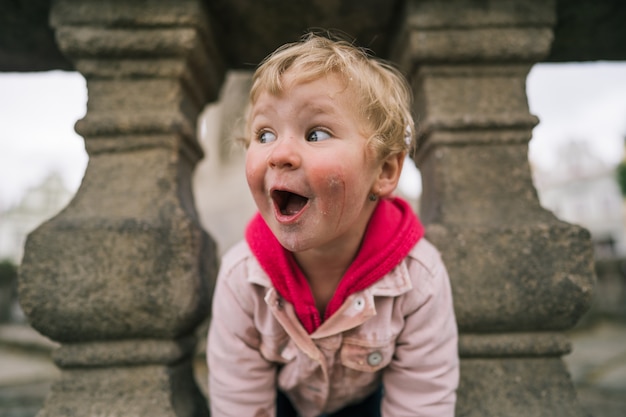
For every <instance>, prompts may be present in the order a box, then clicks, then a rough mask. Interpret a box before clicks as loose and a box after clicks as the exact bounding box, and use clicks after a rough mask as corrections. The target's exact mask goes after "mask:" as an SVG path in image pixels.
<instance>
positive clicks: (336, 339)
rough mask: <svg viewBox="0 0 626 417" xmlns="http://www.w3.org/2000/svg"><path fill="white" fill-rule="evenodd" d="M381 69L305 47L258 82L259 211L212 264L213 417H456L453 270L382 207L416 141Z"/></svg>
mask: <svg viewBox="0 0 626 417" xmlns="http://www.w3.org/2000/svg"><path fill="white" fill-rule="evenodd" d="M412 126H413V121H412V118H411V113H410V90H409V88H408V86H407V84H406V81H404V79H403V77H402V76H401V75H400V74H399V73H398V72H397V71H396V70H395V69H393V68H392V67H391V66H389V65H387V64H385V63H383V62H381V61H379V60H375V59H374V58H372V57H370V56H368V55H367V54H366V53H365V52H363V51H362V50H360V49H358V48H356V47H354V46H352V45H351V44H349V43H347V42H343V41H334V40H330V39H328V38H325V37H320V36H318V35H308V36H307V37H305V38H304V39H303V40H302V41H301V42H298V43H294V44H289V45H285V46H283V47H281V48H279V49H278V50H277V51H276V52H274V53H273V54H272V55H270V56H269V57H268V58H267V59H266V60H265V61H264V62H263V63H262V65H261V66H260V67H259V68H258V69H257V71H256V73H255V75H254V78H253V84H252V89H251V92H250V108H249V111H248V114H247V122H246V133H245V139H246V145H247V153H246V177H247V180H248V184H249V187H250V190H251V192H252V195H253V198H254V200H255V203H256V205H257V207H258V209H259V214H257V215H256V217H254V218H253V219H252V221H251V222H250V223H249V224H248V226H247V230H246V238H245V241H244V242H241V243H240V244H238V245H236V246H235V247H234V248H232V249H231V250H230V251H229V252H228V253H227V254H226V255H225V256H224V259H223V262H222V266H221V270H220V274H219V277H218V282H217V287H216V291H215V295H214V300H213V319H212V323H211V328H210V331H209V342H208V349H207V356H208V365H209V375H210V376H209V395H210V405H211V415H212V417H223V416H233V417H242V416H249V417H252V416H256V417H261V416H264V417H265V416H272V417H273V416H275V415H276V416H279V417H283V416H302V417H313V416H355V417H364V416H380V415H382V416H386V417H391V416H433V417H435V416H436V417H444V416H453V415H454V406H455V398H456V387H457V383H458V373H459V362H458V354H457V328H456V322H455V317H454V311H453V307H452V296H451V291H450V283H449V280H448V276H447V272H446V270H445V267H444V265H443V263H442V261H441V259H440V257H439V254H438V252H437V251H436V249H435V248H434V247H433V246H432V245H431V244H430V243H429V242H427V241H426V240H425V239H424V238H423V237H422V235H423V227H422V225H421V224H420V223H419V221H418V219H417V217H416V216H415V215H414V213H413V211H412V210H411V207H410V206H409V205H408V204H407V203H406V202H405V201H403V200H401V199H400V198H397V197H393V196H392V192H393V191H394V189H395V188H396V185H397V183H398V179H399V176H400V171H401V170H402V163H403V161H404V157H405V155H406V153H407V151H408V150H409V149H410V146H411V144H412V141H413V134H412V131H413V130H412V128H411V127H412Z"/></svg>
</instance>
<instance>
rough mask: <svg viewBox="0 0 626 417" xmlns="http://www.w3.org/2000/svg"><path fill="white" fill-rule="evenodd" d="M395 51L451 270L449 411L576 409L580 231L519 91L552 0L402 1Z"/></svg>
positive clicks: (583, 262)
mask: <svg viewBox="0 0 626 417" xmlns="http://www.w3.org/2000/svg"><path fill="white" fill-rule="evenodd" d="M405 17H406V20H405V25H404V27H403V30H402V31H401V34H400V35H399V37H398V39H397V43H396V44H395V46H394V47H395V52H394V57H395V58H394V59H396V60H397V61H398V62H399V63H400V64H401V66H402V68H403V69H404V70H405V72H406V73H407V74H409V76H410V78H411V83H412V85H413V88H414V93H415V97H416V105H415V113H416V115H417V116H418V117H417V120H418V129H421V137H420V141H419V147H418V152H417V155H416V163H417V165H418V167H419V168H420V169H421V171H422V177H423V181H424V184H423V189H424V191H423V194H422V203H421V215H422V219H423V220H424V222H425V223H426V224H427V236H428V238H429V239H430V240H432V241H433V242H434V243H435V244H436V245H437V247H438V248H439V249H440V250H441V252H442V254H443V258H444V260H445V262H446V264H447V266H448V269H449V272H450V276H451V279H452V285H453V292H454V297H455V309H456V314H457V320H458V324H459V329H460V341H459V350H460V355H461V384H460V388H459V392H458V405H457V414H456V415H457V417H469V416H471V417H474V416H476V417H479V416H480V417H489V416H494V417H495V416H498V417H502V416H509V417H517V416H519V417H522V416H524V417H527V416H533V417H539V416H545V417H558V416H563V417H564V416H577V417H578V416H583V415H584V413H583V412H582V410H581V408H580V406H579V405H578V402H577V400H576V393H575V390H574V388H573V385H572V382H571V379H570V376H569V374H568V371H567V369H566V368H565V365H564V362H563V361H562V359H561V356H562V355H564V354H566V353H568V352H569V349H570V344H569V339H568V338H567V337H566V335H564V333H563V332H564V331H565V330H567V329H569V328H571V327H572V326H573V325H574V324H575V323H576V322H577V320H578V319H579V318H580V316H581V315H582V314H583V313H584V312H585V310H586V309H587V308H588V307H589V304H590V301H591V293H592V288H593V281H594V276H593V254H592V246H591V241H590V236H589V233H588V232H587V231H586V230H584V229H582V228H580V227H577V226H574V225H571V224H566V223H563V222H561V221H559V220H557V219H556V218H555V217H554V216H553V215H552V214H551V213H550V212H548V211H546V210H544V209H543V208H542V207H541V206H540V204H539V201H538V198H537V195H536V191H535V189H534V187H533V184H532V179H531V172H530V167H529V163H528V141H529V140H530V138H531V132H532V128H533V127H534V126H535V124H536V123H537V119H536V117H534V116H532V115H531V114H530V113H529V109H528V102H527V97H526V91H525V81H526V76H527V74H528V72H529V70H530V68H531V66H532V65H533V64H534V63H536V62H538V61H540V60H541V59H542V58H543V57H545V56H546V54H547V53H548V52H549V49H550V45H551V41H552V26H553V25H554V23H555V2H554V1H545V0H532V1H529V0H491V1H490V0H485V1H475V0H453V1H445V2H443V1H438V0H420V1H410V2H408V4H407V9H406V16H405Z"/></svg>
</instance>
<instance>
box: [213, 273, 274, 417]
mask: <svg viewBox="0 0 626 417" xmlns="http://www.w3.org/2000/svg"><path fill="white" fill-rule="evenodd" d="M244 269H245V268H242V267H239V268H234V269H230V270H229V271H226V272H225V271H224V269H222V270H221V271H220V274H219V277H218V281H217V285H216V289H215V293H214V297H213V314H212V319H211V325H210V328H209V335H208V343H207V362H208V368H209V404H210V409H211V416H212V417H229V416H231V417H241V416H273V415H274V414H275V401H276V384H275V380H276V368H275V366H274V365H273V364H271V363H270V362H268V361H266V360H265V359H264V358H263V357H262V356H261V354H260V352H259V344H260V336H259V334H258V332H257V330H256V328H255V326H254V319H253V314H252V312H253V311H254V310H253V309H254V307H253V306H254V303H258V302H263V299H262V298H261V299H260V300H259V298H257V297H255V296H254V294H253V292H254V291H255V290H260V289H259V288H258V287H255V286H253V285H251V284H249V283H248V282H247V281H246V279H245V277H234V276H232V274H237V273H239V274H242V273H244Z"/></svg>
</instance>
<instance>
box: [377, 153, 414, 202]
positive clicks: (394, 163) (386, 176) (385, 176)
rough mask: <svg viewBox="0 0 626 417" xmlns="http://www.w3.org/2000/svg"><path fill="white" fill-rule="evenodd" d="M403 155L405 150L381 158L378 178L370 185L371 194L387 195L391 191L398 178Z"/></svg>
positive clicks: (394, 187)
mask: <svg viewBox="0 0 626 417" xmlns="http://www.w3.org/2000/svg"><path fill="white" fill-rule="evenodd" d="M405 155H406V153H405V152H400V153H397V154H394V155H389V156H388V157H387V158H385V159H384V160H383V162H382V165H381V167H380V172H379V174H378V178H376V181H375V182H374V186H373V187H372V193H373V194H375V195H377V196H378V197H387V196H389V195H390V194H391V193H393V191H394V190H395V189H396V187H397V186H398V181H399V180H400V173H401V172H402V165H403V164H404V157H405Z"/></svg>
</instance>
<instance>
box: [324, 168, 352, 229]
mask: <svg viewBox="0 0 626 417" xmlns="http://www.w3.org/2000/svg"><path fill="white" fill-rule="evenodd" d="M326 189H327V194H328V195H327V199H326V204H325V205H324V208H323V210H322V214H325V215H328V214H329V213H334V214H336V223H335V228H337V227H338V226H339V223H340V221H341V219H342V217H343V215H344V210H345V207H346V205H347V204H348V201H347V200H346V199H347V196H346V183H345V180H344V178H343V175H341V174H335V175H331V176H329V177H328V179H327V181H326Z"/></svg>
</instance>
